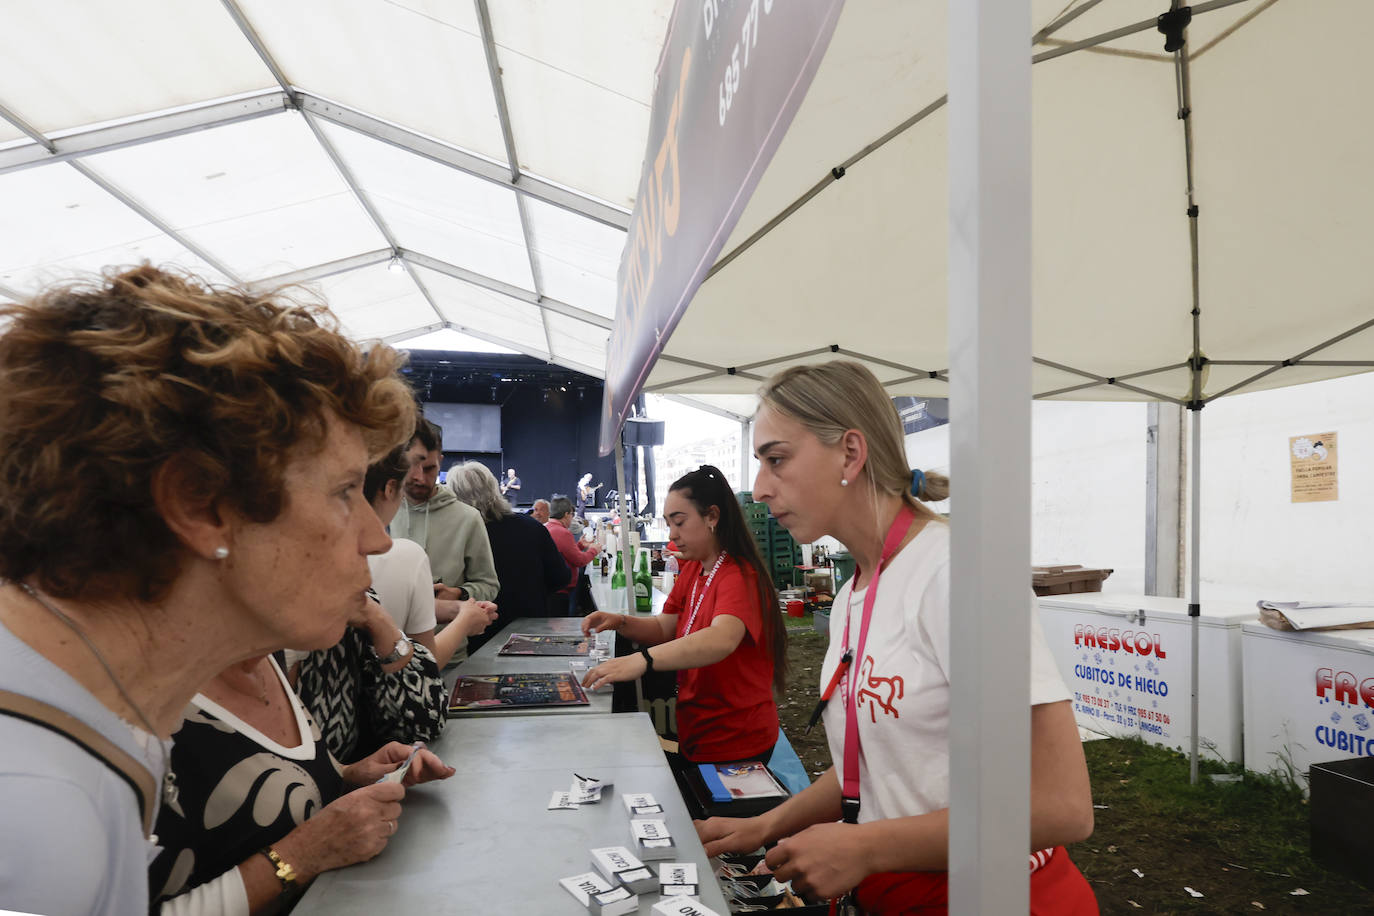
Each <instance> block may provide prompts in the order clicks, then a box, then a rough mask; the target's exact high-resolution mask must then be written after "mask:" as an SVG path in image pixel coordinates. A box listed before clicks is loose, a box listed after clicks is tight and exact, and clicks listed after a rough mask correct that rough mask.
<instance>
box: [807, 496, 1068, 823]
mask: <svg viewBox="0 0 1374 916" xmlns="http://www.w3.org/2000/svg"><path fill="white" fill-rule="evenodd" d="M853 584H854V580H853V579H850V581H849V582H846V583H845V584H844V585H843V586H842V587H841V588H840V591H839V594H838V595H836V596H835V603H834V605H833V608H834V609H833V611H832V612H831V615H830V647H829V649H828V651H827V652H826V656H825V664H824V666H823V667H822V669H821V679H820V683H821V685H822V687H824V685H825V684H827V683H829V682H830V676H831V674H833V673H834V671H835V667H836V666H837V665H838V664H839V661H840V655H841V653H842V652H843V649H844V630H845V608H846V606H849V607H850V609H851V610H850V613H851V614H852V615H853V623H852V624H851V625H850V628H849V642H850V645H851V646H858V643H859V629H860V624H861V623H862V620H863V603H864V597H865V593H866V592H867V591H868V589H867V587H865V588H863V589H859V590H858V591H855V592H854V593H853V595H852V596H851V594H850V591H851V589H852V587H853ZM1026 609H1027V613H1028V614H1029V615H1030V618H1031V638H1030V653H1031V685H1030V687H1031V690H1030V702H1031V705H1032V706H1035V705H1039V704H1042V703H1054V702H1058V701H1060V700H1068V699H1070V694H1069V691H1068V689H1067V688H1066V687H1065V686H1064V681H1063V679H1062V678H1061V677H1060V675H1059V669H1058V667H1057V666H1056V665H1055V662H1054V657H1053V656H1051V655H1050V650H1049V646H1048V645H1047V644H1046V643H1045V635H1044V633H1043V632H1042V631H1041V628H1040V615H1039V613H1038V612H1037V610H1036V603H1035V600H1034V597H1033V596H1030V595H1028V596H1027V600H1026ZM856 661H857V675H858V678H857V680H856V681H855V683H857V684H858V697H857V713H858V718H859V796H860V809H859V822H860V823H868V822H869V821H876V820H881V819H885V818H892V817H910V816H913V815H917V814H928V813H930V812H932V811H939V810H941V809H943V808H948V807H949V671H950V659H949V527H948V526H947V525H945V524H942V523H939V522H928V523H927V524H926V526H925V528H923V529H922V530H921V531H920V533H919V534H917V535H916V537H915V538H913V539H912V540H911V542H910V543H909V544H907V545H906V546H905V547H904V548H902V550H901V551H900V552H899V553H898V554H897V555H896V556H895V557H893V558H892V559H891V560H890V561H889V562H888V565H887V567H886V568H885V569H884V570H883V573H882V576H881V578H880V579H879V582H878V597H877V600H876V601H875V602H874V606H873V616H872V618H871V621H870V623H869V627H868V641H867V643H866V644H865V646H864V658H863V659H862V660H856ZM849 680H850V678H846V679H845V681H842V682H841V686H840V688H839V689H838V690H836V691H835V695H834V696H833V697H832V698H831V700H830V703H829V704H827V706H826V708H825V731H826V736H827V738H828V740H829V743H830V757H831V760H833V761H834V763H835V775H836V776H837V777H839V780H840V785H841V786H843V785H844V732H845V705H846V693H845V691H846V690H847V689H848V688H847V684H846V682H847V681H849Z"/></svg>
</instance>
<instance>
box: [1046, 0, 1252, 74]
mask: <svg viewBox="0 0 1374 916" xmlns="http://www.w3.org/2000/svg"><path fill="white" fill-rule="evenodd" d="M1250 2H1252V0H1208V2H1206V3H1196V4H1194V5H1193V7H1192V10H1193V15H1194V16H1198V15H1200V14H1202V13H1210V12H1212V11H1213V10H1219V9H1222V8H1224V7H1228V6H1235V5H1236V4H1237V3H1250ZM1158 21H1159V20H1158V17H1153V18H1150V19H1143V20H1141V21H1140V22H1135V23H1132V24H1131V25H1125V26H1122V27H1121V28H1119V29H1112V30H1111V31H1110V32H1103V33H1102V34H1101V35H1094V36H1092V37H1091V38H1084V39H1082V40H1081V41H1073V42H1069V43H1068V44H1064V45H1060V46H1059V47H1057V48H1051V49H1050V50H1048V51H1041V52H1040V53H1039V54H1036V55H1035V56H1034V57H1032V58H1031V63H1033V64H1038V63H1042V62H1044V61H1047V60H1053V59H1054V58H1056V57H1063V56H1064V55H1065V54H1072V53H1073V52H1074V51H1082V50H1085V49H1087V48H1095V47H1097V46H1098V45H1104V44H1106V43H1107V42H1109V41H1116V40H1117V39H1118V38H1125V37H1126V36H1127V35H1134V34H1136V33H1137V32H1147V31H1149V30H1150V29H1153V28H1155V27H1156V25H1157V24H1158Z"/></svg>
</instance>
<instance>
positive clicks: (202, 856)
mask: <svg viewBox="0 0 1374 916" xmlns="http://www.w3.org/2000/svg"><path fill="white" fill-rule="evenodd" d="M272 670H273V671H274V672H277V674H278V677H281V682H282V686H283V687H284V688H285V689H286V691H287V696H288V697H289V698H290V700H291V707H292V710H293V711H294V713H295V718H296V727H297V729H298V731H299V733H300V736H301V742H300V744H299V745H298V746H296V747H284V746H282V745H280V744H278V743H277V742H275V741H273V740H272V739H271V738H268V737H267V736H266V735H264V734H262V733H261V732H259V731H258V730H257V729H255V728H253V727H252V726H251V725H248V724H247V723H245V722H244V721H243V720H242V719H240V718H239V717H238V716H236V715H234V714H233V713H231V712H229V711H228V710H226V709H224V708H223V707H222V706H220V705H219V704H218V703H216V702H214V701H213V700H211V699H209V698H207V697H204V696H202V695H200V694H196V695H195V697H194V698H193V699H192V700H191V702H190V703H189V704H188V705H187V707H186V712H185V715H184V718H183V719H182V723H181V727H180V728H179V729H178V730H177V732H176V734H174V735H173V736H172V753H171V760H172V771H173V772H174V773H176V778H177V789H178V792H177V798H176V800H175V801H172V802H168V803H166V804H164V805H162V807H161V808H160V809H159V812H158V817H157V824H156V826H155V828H154V830H155V835H156V836H157V845H158V846H159V847H160V849H161V851H160V852H159V853H158V855H157V858H155V859H154V860H153V862H152V864H151V865H149V867H148V890H149V893H150V894H151V895H152V912H154V913H156V912H158V911H159V910H160V909H161V910H162V912H164V913H166V912H182V911H187V912H191V911H194V912H197V913H219V912H235V911H243V910H244V908H246V906H247V898H246V896H245V893H244V890H243V883H242V881H241V880H239V878H238V876H237V875H236V874H232V872H233V870H234V869H235V868H236V867H237V866H238V864H239V863H240V862H243V861H245V860H247V859H249V858H251V857H252V856H253V855H255V854H256V853H257V851H258V850H260V849H262V848H263V847H265V846H269V845H271V844H272V843H275V842H277V841H278V840H280V839H281V838H282V837H284V836H286V835H287V834H288V833H290V832H291V831H292V830H294V829H295V828H296V827H297V826H299V825H300V824H302V823H304V822H305V821H306V820H307V819H309V818H310V817H312V816H314V815H315V814H317V813H319V811H320V809H321V808H323V807H324V806H325V805H327V804H329V803H330V802H332V801H334V799H336V798H338V797H339V796H340V795H342V794H343V792H344V789H345V786H344V783H343V780H342V779H341V778H340V776H339V770H338V764H337V763H335V761H334V759H333V758H332V757H331V756H330V754H329V751H328V750H327V749H326V748H325V746H324V744H323V743H322V742H321V741H320V730H319V727H318V726H317V725H316V724H315V723H314V722H313V721H312V720H311V718H310V714H309V713H308V712H306V710H305V707H304V706H302V705H301V703H300V701H299V700H298V699H296V697H295V696H294V695H293V694H292V693H291V688H290V686H289V685H288V684H287V683H286V679H285V677H283V676H281V674H280V669H278V668H277V666H276V664H275V662H274V663H273V665H272ZM183 894H188V896H186V897H181V898H180V899H178V900H175V901H174V902H171V903H169V904H168V907H167V908H165V909H164V908H163V907H162V902H163V901H164V900H167V899H168V898H176V897H179V895H183ZM181 904H186V905H187V906H180V905H181ZM188 907H189V908H188Z"/></svg>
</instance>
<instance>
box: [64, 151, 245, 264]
mask: <svg viewBox="0 0 1374 916" xmlns="http://www.w3.org/2000/svg"><path fill="white" fill-rule="evenodd" d="M67 165H69V166H71V167H72V168H73V169H75V170H76V171H77V172H79V173H80V174H81V175H82V176H83V177H84V178H85V179H86V180H87V181H89V182H91V183H92V184H94V185H95V186H96V187H98V188H100V189H101V190H102V191H104V192H105V193H106V194H109V195H110V196H111V197H113V198H114V199H115V200H117V201H119V202H120V203H121V204H123V205H124V206H126V207H128V208H129V209H130V210H132V211H134V212H135V213H137V214H138V215H139V216H141V217H143V218H144V219H145V220H147V221H148V222H149V223H151V224H152V225H153V227H154V228H156V229H157V230H158V231H159V232H161V233H162V234H163V235H165V236H167V237H168V238H170V239H171V240H172V241H174V242H176V243H177V244H178V245H180V246H181V247H183V248H185V249H186V250H187V251H189V252H191V253H192V254H194V255H195V256H196V257H198V258H200V259H201V260H202V261H204V262H205V263H206V264H209V265H210V266H211V267H213V268H214V269H215V270H217V271H219V272H220V273H222V274H224V276H226V277H228V278H229V279H230V280H231V281H233V282H234V283H236V284H238V285H240V286H242V285H243V280H242V279H240V278H239V276H238V274H236V273H235V272H234V271H233V270H230V269H229V266H228V265H227V264H225V263H224V262H222V261H220V259H219V258H217V257H215V256H214V255H212V254H210V252H208V251H206V250H205V249H204V248H202V247H200V246H199V245H197V244H196V243H195V242H193V241H191V240H190V239H189V238H187V237H186V236H184V235H182V234H181V233H180V232H178V231H177V230H176V229H174V228H172V225H171V224H170V223H168V222H167V221H166V220H164V219H163V218H162V217H160V216H158V215H157V214H156V213H154V212H153V211H152V210H149V209H148V208H147V207H145V206H144V205H143V204H142V203H141V202H140V201H139V200H138V199H137V198H135V197H134V196H133V195H131V194H129V193H128V192H126V191H124V190H123V189H121V188H119V187H117V186H116V185H115V184H114V183H113V182H111V181H110V180H109V179H107V178H105V177H104V176H103V175H101V174H99V173H98V172H96V171H95V170H94V169H92V168H91V167H90V166H89V165H87V164H86V163H84V162H78V161H76V160H70V161H69V162H68V163H67Z"/></svg>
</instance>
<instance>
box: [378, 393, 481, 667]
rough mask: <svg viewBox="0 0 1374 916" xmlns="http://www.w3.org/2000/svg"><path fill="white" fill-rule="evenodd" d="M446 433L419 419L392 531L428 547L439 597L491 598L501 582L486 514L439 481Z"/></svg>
mask: <svg viewBox="0 0 1374 916" xmlns="http://www.w3.org/2000/svg"><path fill="white" fill-rule="evenodd" d="M442 436H443V433H441V432H440V430H439V427H437V426H435V425H434V424H433V423H431V422H429V421H428V420H425V419H423V418H422V419H421V420H420V421H419V423H418V424H416V427H415V436H414V437H413V438H412V439H411V440H410V448H409V452H408V456H409V458H410V473H408V474H407V475H406V479H405V486H404V489H405V499H404V500H402V501H401V509H400V511H399V512H397V513H396V517H395V518H394V519H392V521H391V536H392V537H400V538H407V539H409V540H412V541H414V542H415V543H417V544H419V545H420V546H421V547H422V548H424V551H425V553H426V554H427V555H428V556H429V565H430V569H431V570H432V571H433V574H434V577H435V579H436V580H437V581H436V582H435V583H434V594H435V597H438V598H448V599H452V600H456V601H463V600H466V599H468V598H472V599H475V600H477V601H491V600H493V599H494V598H495V597H496V593H497V591H499V590H500V587H501V584H500V582H499V581H498V580H497V578H496V564H495V562H494V561H493V560H492V556H491V542H490V541H489V540H487V529H486V526H485V525H484V524H483V523H482V515H481V513H479V512H478V511H477V510H476V509H474V508H472V507H471V506H469V505H467V504H466V503H463V502H460V501H459V500H458V498H457V497H455V496H454V495H453V491H452V490H450V489H449V488H448V487H441V486H439V458H440V456H441V454H442ZM440 622H441V623H442V622H445V621H440ZM464 657H466V653H465V652H462V651H461V650H460V651H459V652H456V653H454V660H455V661H461V660H462V659H463V658H464Z"/></svg>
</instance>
